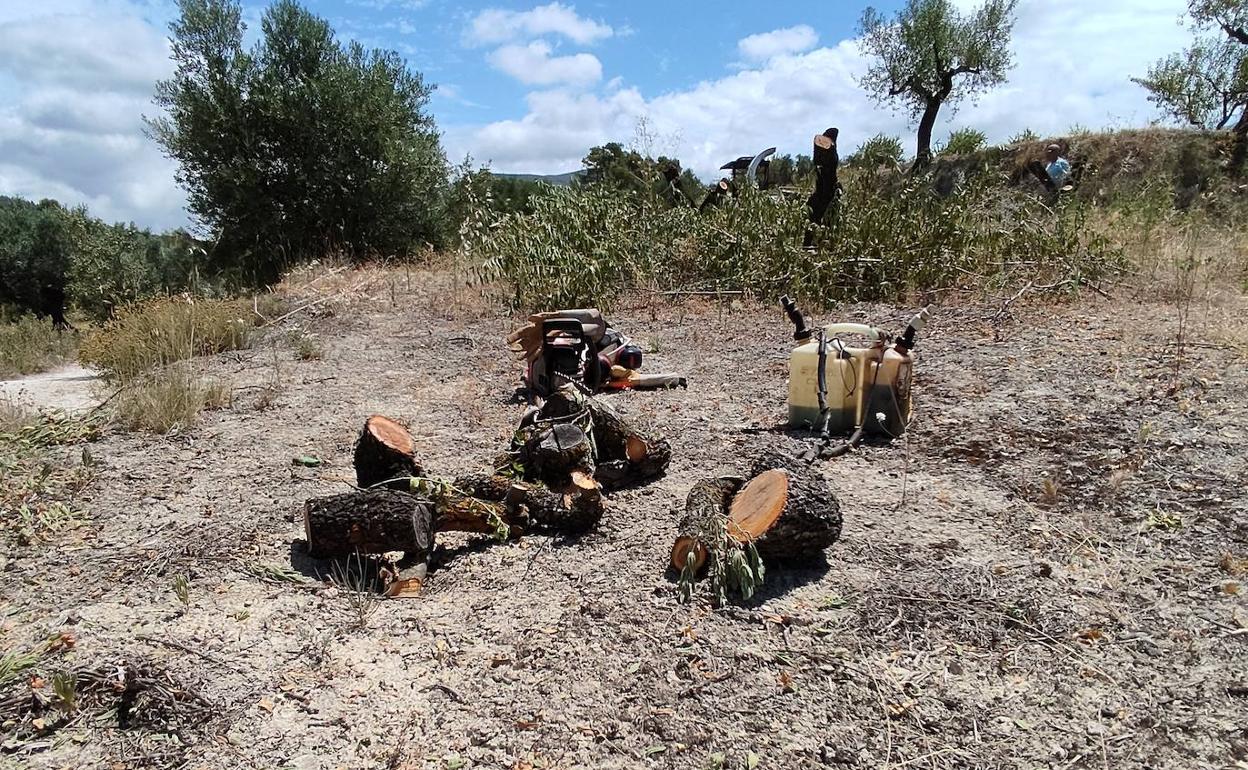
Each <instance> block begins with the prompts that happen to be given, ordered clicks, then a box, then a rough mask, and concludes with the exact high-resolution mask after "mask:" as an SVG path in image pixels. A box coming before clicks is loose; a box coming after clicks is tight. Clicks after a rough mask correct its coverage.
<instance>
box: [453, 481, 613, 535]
mask: <svg viewBox="0 0 1248 770" xmlns="http://www.w3.org/2000/svg"><path fill="white" fill-rule="evenodd" d="M455 487H456V488H457V489H459V490H461V491H463V492H465V493H466V494H469V495H472V496H473V497H475V498H478V499H481V500H486V501H491V502H496V503H499V504H500V505H501V507H502V513H503V517H504V519H505V520H506V521H507V522H508V524H509V525H513V526H518V527H520V528H521V529H524V530H528V529H529V528H530V527H531V528H532V529H533V530H536V531H542V532H560V533H563V534H569V535H576V534H581V533H584V532H588V531H589V530H591V529H593V528H594V527H595V526H597V525H598V522H599V521H600V520H601V519H602V511H603V498H602V489H601V487H599V485H598V484H597V483H596V482H595V481H594V479H593V478H592V477H591V476H589V475H588V474H586V473H583V472H580V471H573V472H572V473H571V474H570V475H569V479H568V483H567V484H566V485H565V486H563V487H561V488H550V487H546V486H544V485H542V484H538V483H535V482H528V481H517V480H515V479H509V478H506V477H503V476H491V475H486V474H476V475H469V476H461V477H460V478H458V479H456V480H455ZM438 529H439V530H441V529H442V527H438Z"/></svg>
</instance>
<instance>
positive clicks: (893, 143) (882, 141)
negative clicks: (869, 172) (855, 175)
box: [845, 134, 905, 168]
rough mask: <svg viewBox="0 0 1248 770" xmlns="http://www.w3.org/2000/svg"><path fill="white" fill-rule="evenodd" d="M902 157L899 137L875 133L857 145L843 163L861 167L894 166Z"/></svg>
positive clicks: (899, 162) (898, 163)
mask: <svg viewBox="0 0 1248 770" xmlns="http://www.w3.org/2000/svg"><path fill="white" fill-rule="evenodd" d="M904 157H905V156H904V154H903V151H902V149H901V139H900V138H899V137H896V136H887V135H885V134H876V135H875V136H873V137H871V138H870V139H868V140H867V141H865V142H863V143H862V144H861V145H859V147H858V149H857V150H855V151H854V152H853V153H851V154H850V155H849V157H847V158H846V159H845V165H847V166H858V167H861V168H878V167H880V166H896V165H900V164H901V162H902V159H903V158H904Z"/></svg>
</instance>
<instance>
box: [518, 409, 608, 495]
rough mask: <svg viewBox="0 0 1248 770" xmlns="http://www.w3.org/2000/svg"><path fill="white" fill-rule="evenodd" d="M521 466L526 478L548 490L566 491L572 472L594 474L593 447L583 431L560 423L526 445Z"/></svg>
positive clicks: (521, 452)
mask: <svg viewBox="0 0 1248 770" xmlns="http://www.w3.org/2000/svg"><path fill="white" fill-rule="evenodd" d="M520 463H521V464H522V465H523V466H524V469H525V475H526V476H527V477H529V478H532V479H536V480H538V481H541V482H542V483H543V484H546V485H547V486H552V487H565V486H567V485H568V483H569V482H570V481H571V476H572V472H573V471H583V472H586V473H592V472H593V468H594V459H593V445H592V444H591V443H590V441H589V437H588V436H586V435H585V431H583V430H581V429H580V428H578V427H576V426H575V425H572V424H569V423H559V424H556V425H553V426H551V427H550V428H548V429H546V430H544V431H542V432H540V433H538V434H537V435H536V436H534V437H533V438H531V439H529V440H528V441H527V442H525V444H524V446H523V447H521V449H520Z"/></svg>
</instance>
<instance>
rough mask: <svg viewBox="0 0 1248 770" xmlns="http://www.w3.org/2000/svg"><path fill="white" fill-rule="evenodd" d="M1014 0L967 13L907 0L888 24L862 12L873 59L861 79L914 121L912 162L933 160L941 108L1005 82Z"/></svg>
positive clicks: (994, 1) (930, 0)
mask: <svg viewBox="0 0 1248 770" xmlns="http://www.w3.org/2000/svg"><path fill="white" fill-rule="evenodd" d="M1016 4H1017V0H986V2H985V3H984V4H983V5H982V6H980V7H979V8H978V9H976V10H975V11H974V12H972V13H969V14H963V13H961V12H959V11H958V10H957V9H956V8H955V7H954V6H953V3H951V2H950V0H908V2H907V3H906V5H905V7H903V8H902V9H901V10H900V11H898V12H897V14H896V16H894V17H893V18H891V19H888V18H885V17H884V16H883V15H882V14H881V13H880V12H879V11H877V10H876V9H875V8H867V9H866V10H865V11H863V14H862V19H861V21H860V27H861V29H860V33H861V46H862V50H863V51H864V52H865V53H866V54H867V55H868V56H870V57H871V59H872V62H871V65H870V67H869V68H868V70H867V72H866V74H865V75H864V76H863V78H862V80H861V84H862V87H863V88H865V89H866V90H867V92H868V93H869V94H870V95H871V96H873V97H874V98H875V99H876V100H877V101H879V102H882V103H888V104H893V105H899V106H902V107H906V108H908V109H909V110H910V113H911V115H912V117H915V118H918V120H919V127H918V139H917V146H916V148H915V165H916V166H918V167H922V166H925V165H927V164H928V163H929V162H930V161H931V158H932V129H933V128H934V127H935V125H936V117H937V115H938V114H939V113H940V109H941V107H943V106H945V105H948V106H949V107H951V108H954V107H956V106H957V103H958V102H959V101H961V100H962V99H964V98H967V97H973V96H975V95H976V94H978V93H981V92H982V91H984V90H985V89H988V88H991V87H992V86H995V85H999V84H1001V83H1003V82H1005V74H1006V72H1007V71H1008V70H1009V69H1010V67H1011V66H1012V64H1013V58H1012V55H1011V53H1010V34H1011V32H1012V30H1013V27H1014V7H1015V5H1016Z"/></svg>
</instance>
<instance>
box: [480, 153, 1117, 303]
mask: <svg viewBox="0 0 1248 770" xmlns="http://www.w3.org/2000/svg"><path fill="white" fill-rule="evenodd" d="M849 176H850V175H849V174H847V175H846V177H847V178H846V182H845V188H846V191H847V192H846V195H845V196H844V197H843V198H842V199H841V201H840V203H839V209H838V215H837V216H836V217H835V218H834V219H833V220H832V223H831V224H830V225H829V226H827V227H821V228H819V229H818V230H817V231H816V235H817V236H818V237H817V238H816V244H817V250H816V252H815V253H813V254H812V253H809V252H807V251H806V250H804V249H803V248H802V243H803V236H804V234H805V232H806V228H807V211H806V208H805V206H804V205H803V204H802V202H801V201H799V200H788V199H785V198H783V197H779V196H776V197H773V196H769V195H767V194H764V193H760V192H759V191H757V190H754V189H753V188H749V187H747V188H745V189H743V190H742V191H741V194H740V197H739V198H738V199H737V200H735V201H734V202H732V203H731V204H730V205H725V206H721V207H718V208H715V209H712V210H708V211H706V212H705V213H703V214H701V215H699V214H698V213H696V212H694V211H691V210H687V209H681V208H666V207H663V206H659V205H655V204H653V203H652V202H651V201H649V200H648V198H647V197H646V196H645V195H641V194H637V195H632V196H628V195H622V194H619V193H609V192H607V191H604V190H602V189H599V188H596V187H589V188H582V189H568V190H551V191H550V192H549V193H548V194H547V195H545V196H542V197H540V198H538V199H535V200H534V210H533V212H532V213H531V214H526V215H511V216H508V217H504V218H503V219H502V220H500V221H498V222H496V223H495V224H494V226H493V227H490V228H481V229H478V230H476V231H475V235H474V237H473V238H471V239H469V240H468V241H466V242H465V254H466V256H467V258H468V259H470V260H472V263H473V265H474V268H475V273H476V276H477V278H478V279H479V280H482V281H492V280H497V279H505V280H506V281H508V283H509V284H510V287H511V290H512V295H511V304H512V305H513V306H514V307H515V308H517V309H523V310H542V309H549V308H551V307H577V306H585V305H596V306H600V307H601V306H610V305H611V304H612V302H613V301H614V300H615V299H616V298H617V297H618V296H619V295H621V294H622V293H624V292H627V291H631V290H637V289H642V290H656V289H658V290H661V289H711V290H713V289H723V290H741V291H745V292H747V293H750V294H753V295H756V296H759V297H760V298H763V299H765V300H766V301H772V300H774V298H775V297H776V296H777V295H779V294H781V293H789V294H795V295H797V296H798V297H799V298H801V299H802V300H803V301H805V302H807V303H808V304H813V305H818V306H825V307H826V306H829V305H832V304H834V303H837V302H841V301H856V300H871V299H902V298H904V297H906V296H907V295H908V294H909V293H911V292H913V291H921V290H928V289H934V288H941V287H949V286H955V285H956V286H966V285H973V286H987V285H993V284H998V283H1003V282H1007V281H1010V280H1017V281H1021V280H1037V281H1038V282H1043V283H1051V282H1054V281H1058V282H1061V281H1070V282H1078V281H1079V280H1083V279H1095V278H1097V277H1099V276H1102V275H1104V274H1106V273H1107V272H1109V271H1111V270H1113V269H1114V268H1115V267H1116V266H1117V265H1118V264H1119V263H1118V260H1117V257H1116V255H1115V254H1113V253H1112V252H1111V250H1110V249H1109V248H1108V247H1107V246H1106V244H1105V243H1104V242H1103V241H1101V240H1099V239H1098V238H1096V237H1095V236H1093V235H1091V234H1090V233H1089V232H1088V228H1087V227H1086V226H1085V220H1084V217H1085V212H1084V208H1083V206H1084V204H1082V203H1081V202H1079V201H1073V202H1072V203H1071V204H1070V205H1064V206H1062V207H1061V208H1059V209H1058V210H1056V211H1053V210H1050V209H1049V208H1048V207H1046V206H1045V205H1044V204H1043V203H1042V202H1041V201H1040V200H1038V199H1037V198H1035V197H1034V196H1031V195H1028V194H1026V193H1023V192H1021V191H1019V190H1017V189H1013V190H1002V189H1000V187H999V186H998V185H996V184H994V182H995V181H996V180H995V179H994V178H989V177H987V176H973V177H971V178H970V179H968V180H966V181H965V182H964V183H962V184H960V185H958V186H956V187H955V188H954V189H953V190H952V191H950V192H949V193H948V194H946V195H938V194H936V193H935V192H934V191H933V190H932V189H931V188H930V186H929V184H928V182H927V181H926V180H925V179H923V178H921V177H916V178H909V177H905V176H902V175H899V174H896V173H894V174H892V175H888V176H887V177H885V178H880V177H877V176H876V175H875V174H874V173H872V174H857V175H854V176H853V177H852V178H848V177H849ZM1072 285H1073V283H1072Z"/></svg>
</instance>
